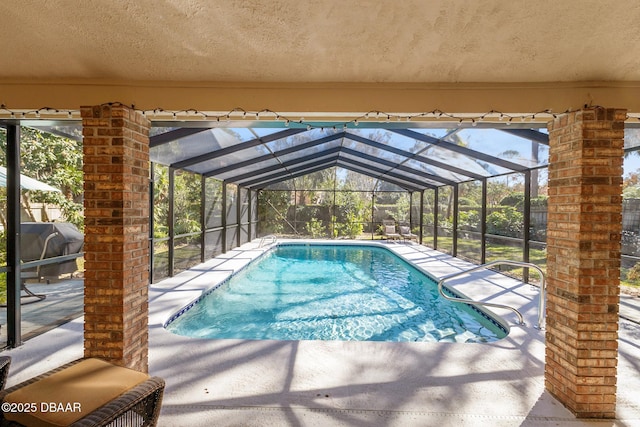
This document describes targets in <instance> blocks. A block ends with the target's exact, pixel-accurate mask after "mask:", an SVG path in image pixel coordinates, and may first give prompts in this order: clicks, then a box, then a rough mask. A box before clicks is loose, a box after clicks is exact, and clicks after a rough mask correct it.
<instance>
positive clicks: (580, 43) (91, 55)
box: [0, 0, 640, 83]
mask: <svg viewBox="0 0 640 427" xmlns="http://www.w3.org/2000/svg"><path fill="white" fill-rule="evenodd" d="M639 22H640V2H638V1H637V0H609V1H606V0H537V1H521V0H515V1H505V0H477V1H469V0H430V1H426V0H402V1H374V0H349V1H344V0H343V1H336V0H315V1H313V2H311V1H309V2H307V1H300V0H261V1H257V0H242V1H231V0H117V1H103V0H83V1H78V0H46V1H44V0H11V1H10V0H7V1H3V2H2V3H0V38H1V39H2V40H3V43H0V64H1V66H0V80H3V79H4V80H5V81H6V80H7V79H14V78H20V79H25V78H26V79H34V80H37V79H108V80H111V81H114V80H115V81H171V82H203V81H209V82H254V83H256V82H257V83H260V82H318V83H322V82H362V83H381V82H384V83H394V82H421V83H434V82H435V83H460V82H507V83H508V82H568V81H626V82H628V81H640V31H638V29H639V24H638V23H639Z"/></svg>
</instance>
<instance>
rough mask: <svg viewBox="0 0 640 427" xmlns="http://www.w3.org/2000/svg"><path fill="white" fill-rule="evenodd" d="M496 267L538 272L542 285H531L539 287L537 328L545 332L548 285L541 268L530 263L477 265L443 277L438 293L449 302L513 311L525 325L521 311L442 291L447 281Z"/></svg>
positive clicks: (498, 261)
mask: <svg viewBox="0 0 640 427" xmlns="http://www.w3.org/2000/svg"><path fill="white" fill-rule="evenodd" d="M496 265H511V266H515V267H522V268H533V269H534V270H536V271H537V272H538V274H539V275H540V285H536V284H533V283H530V285H532V286H537V287H538V288H539V290H540V293H539V301H538V324H537V325H536V326H535V328H536V329H540V330H544V326H545V325H544V322H545V316H544V308H545V298H546V289H547V288H546V283H545V276H544V273H543V271H542V270H541V269H540V267H538V266H537V265H535V264H532V263H530V262H521V261H511V260H495V261H491V262H488V263H486V264H482V265H477V266H475V267H473V268H469V269H467V270H464V271H459V272H457V273H453V274H449V275H447V276H444V277H442V278H441V279H440V280H439V281H438V292H439V293H440V295H442V297H443V298H445V299H447V300H449V301H454V302H462V303H466V304H473V305H486V306H488V307H495V308H505V309H507V310H511V311H513V312H514V313H516V315H517V316H518V320H519V324H520V325H524V324H525V322H524V318H523V316H522V313H520V311H518V310H517V309H516V308H513V307H510V306H508V305H504V304H496V303H491V302H485V301H474V300H471V299H467V298H458V297H450V296H448V295H446V294H445V293H444V291H443V290H442V288H443V286H444V282H446V281H447V280H450V279H453V278H454V277H458V276H463V275H465V274H468V273H471V272H474V271H477V270H483V269H488V268H489V267H493V266H496Z"/></svg>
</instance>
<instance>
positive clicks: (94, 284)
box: [81, 105, 150, 372]
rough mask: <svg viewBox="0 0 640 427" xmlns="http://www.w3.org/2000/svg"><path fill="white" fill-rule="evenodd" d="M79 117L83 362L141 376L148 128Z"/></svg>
mask: <svg viewBox="0 0 640 427" xmlns="http://www.w3.org/2000/svg"><path fill="white" fill-rule="evenodd" d="M81 113H82V126H83V130H82V133H83V135H84V214H85V238H84V239H85V240H84V241H85V246H84V250H85V279H84V285H85V302H84V304H85V325H84V355H85V357H100V358H102V359H105V360H108V361H110V362H112V363H115V364H118V365H121V366H126V367H129V368H132V369H136V370H139V371H142V372H147V369H148V368H147V354H148V311H149V309H148V285H149V243H148V238H149V126H150V123H149V121H148V120H147V119H146V118H145V117H144V116H143V115H142V114H140V113H138V112H136V111H134V110H131V109H130V108H128V107H126V106H123V105H101V106H93V107H82V108H81Z"/></svg>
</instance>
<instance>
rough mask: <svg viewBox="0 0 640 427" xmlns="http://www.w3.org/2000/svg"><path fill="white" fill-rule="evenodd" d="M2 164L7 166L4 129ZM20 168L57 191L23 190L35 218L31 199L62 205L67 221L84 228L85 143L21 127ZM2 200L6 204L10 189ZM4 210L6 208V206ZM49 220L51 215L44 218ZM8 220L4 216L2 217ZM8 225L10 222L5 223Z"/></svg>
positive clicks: (0, 137) (0, 141)
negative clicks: (83, 147) (83, 156)
mask: <svg viewBox="0 0 640 427" xmlns="http://www.w3.org/2000/svg"><path fill="white" fill-rule="evenodd" d="M0 144H1V145H2V151H1V153H0V164H1V165H3V166H6V164H7V163H6V147H7V141H6V134H5V133H4V132H0ZM20 151H21V157H20V170H21V173H22V174H24V175H26V176H29V177H31V178H34V179H37V180H39V181H42V182H45V183H47V184H50V185H51V186H53V187H56V188H58V189H60V190H61V192H60V193H57V192H43V191H28V192H24V191H23V192H22V202H21V203H22V207H23V208H24V210H25V211H26V212H27V213H28V214H30V215H31V216H32V217H33V214H32V213H31V208H30V204H31V202H36V203H47V204H51V205H56V206H58V207H60V209H61V212H62V216H63V218H64V220H66V221H69V222H71V223H73V224H75V225H76V226H77V227H78V228H79V229H81V230H82V229H84V216H83V215H82V209H83V206H82V194H83V191H84V189H83V172H82V155H83V154H82V143H81V142H80V141H76V140H74V139H70V138H64V137H61V136H57V135H53V134H51V133H46V132H42V131H39V130H36V129H32V128H26V127H23V128H21V135H20ZM1 191H3V192H5V196H4V197H2V202H1V203H6V202H5V201H6V189H2V190H1ZM3 208H4V209H2V211H6V206H3ZM43 219H45V220H48V219H49V218H43ZM2 220H3V222H4V218H2ZM4 225H6V224H4Z"/></svg>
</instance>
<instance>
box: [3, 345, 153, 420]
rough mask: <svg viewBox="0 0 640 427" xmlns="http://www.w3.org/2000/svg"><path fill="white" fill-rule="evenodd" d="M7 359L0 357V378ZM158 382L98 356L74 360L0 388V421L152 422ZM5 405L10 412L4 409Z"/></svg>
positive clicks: (7, 367)
mask: <svg viewBox="0 0 640 427" xmlns="http://www.w3.org/2000/svg"><path fill="white" fill-rule="evenodd" d="M10 361H11V359H10V358H9V357H6V356H4V357H0V378H2V377H3V375H4V376H5V377H6V373H7V371H8V369H9V364H10ZM164 385H165V383H164V380H163V379H162V378H159V377H150V376H149V375H147V374H144V373H141V372H137V371H134V370H132V369H127V368H122V367H120V366H115V365H112V364H111V363H108V362H105V361H103V360H100V359H79V360H76V361H74V362H71V363H68V364H66V365H64V366H61V367H59V368H56V369H53V370H51V371H49V372H46V373H44V374H42V375H39V376H37V377H34V378H32V379H30V380H27V381H25V382H22V383H20V384H18V385H15V386H13V387H10V388H8V389H6V390H3V391H0V401H2V402H3V405H2V412H1V413H0V425H2V426H5V425H12V426H14V425H17V426H21V425H25V426H30V425H39V426H40V425H43V426H49V425H51V426H61V425H64V426H67V425H68V426H105V425H107V424H108V425H110V426H155V425H156V423H157V421H158V416H159V415H160V407H161V404H162V395H163V393H164ZM7 404H9V405H7ZM11 404H15V408H16V410H15V411H13V410H7V409H11V407H12V406H11ZM20 404H22V406H23V407H22V409H23V411H19V409H20V407H19V406H20ZM25 404H28V405H29V407H28V409H26V410H25V407H24V405H25ZM52 405H54V406H57V407H55V408H54V409H55V410H52V409H51V408H52ZM58 405H59V406H58Z"/></svg>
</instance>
